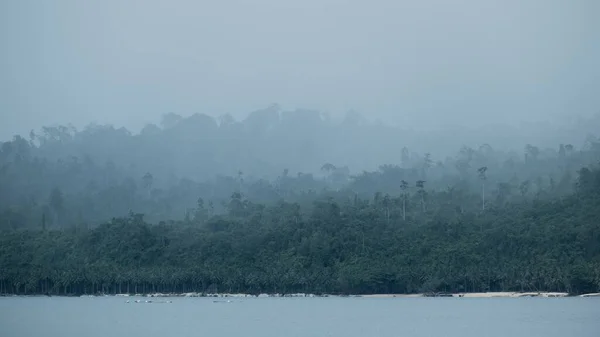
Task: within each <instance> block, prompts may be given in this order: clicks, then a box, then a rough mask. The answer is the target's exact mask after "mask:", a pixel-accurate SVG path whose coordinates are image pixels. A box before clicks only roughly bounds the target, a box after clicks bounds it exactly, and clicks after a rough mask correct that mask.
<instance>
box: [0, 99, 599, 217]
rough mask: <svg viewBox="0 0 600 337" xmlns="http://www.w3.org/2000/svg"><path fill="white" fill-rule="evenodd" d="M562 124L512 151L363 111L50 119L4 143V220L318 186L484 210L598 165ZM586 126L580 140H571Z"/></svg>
mask: <svg viewBox="0 0 600 337" xmlns="http://www.w3.org/2000/svg"><path fill="white" fill-rule="evenodd" d="M594 122H596V120H595V119H593V120H589V121H588V123H587V124H588V125H590V124H593V123H594ZM548 131H550V130H548ZM531 132H532V133H534V132H538V133H539V132H540V131H539V130H538V131H535V130H532V131H531ZM553 132H555V137H558V136H559V135H560V134H563V135H567V134H570V136H564V138H566V140H565V141H564V142H562V141H561V140H558V141H557V142H556V143H555V144H550V145H549V144H544V145H540V144H535V143H532V144H529V143H522V144H519V145H518V146H515V147H510V143H511V142H514V141H515V140H514V139H513V140H511V139H510V138H509V137H508V135H509V134H510V132H509V131H507V130H498V131H497V133H499V134H502V133H506V134H507V139H506V141H505V142H503V143H501V144H494V143H487V142H481V143H475V142H473V143H471V144H461V143H460V141H461V140H462V139H464V138H465V137H464V136H462V137H460V136H459V135H455V136H456V137H455V138H457V140H455V141H453V142H450V141H447V140H445V139H444V137H446V138H447V137H448V135H447V134H443V133H441V132H435V131H430V132H428V133H419V132H416V131H412V132H411V131H410V130H404V129H402V128H395V127H389V126H384V125H380V124H376V123H375V124H374V123H369V122H368V121H366V119H365V118H364V117H362V116H361V115H359V114H358V113H356V112H350V113H348V114H347V116H346V117H345V118H344V119H343V120H341V121H332V120H331V118H329V117H328V116H327V115H324V114H321V113H319V112H316V111H308V110H295V111H282V109H281V108H280V107H279V106H277V105H273V106H270V107H268V108H266V109H263V110H259V111H254V112H252V113H250V114H249V115H248V116H247V118H245V119H244V120H242V121H236V120H234V119H233V118H232V117H231V116H229V115H225V116H221V117H220V118H219V119H214V118H212V117H209V116H207V115H201V114H196V115H192V116H190V117H187V118H183V117H181V116H179V115H177V114H174V113H169V114H166V115H164V116H163V119H162V121H161V123H160V126H157V125H148V126H146V127H145V128H144V129H143V130H141V132H140V133H138V134H132V133H131V132H129V131H128V130H126V129H124V128H115V127H112V126H109V125H89V126H88V127H86V128H85V129H83V130H81V131H77V130H75V128H73V127H69V126H57V127H43V128H42V129H41V130H40V131H32V132H31V133H30V134H29V135H28V136H26V137H25V136H15V137H14V139H13V140H11V141H7V142H4V143H2V144H1V148H0V168H1V171H0V184H1V186H2V187H3V188H2V190H1V191H0V207H1V208H2V212H4V213H6V214H9V215H11V216H7V217H4V218H3V219H6V218H9V219H11V220H5V221H2V223H1V226H2V227H3V228H17V227H23V226H25V227H32V226H33V227H39V222H40V221H41V220H40V219H42V218H43V217H45V223H46V225H48V226H54V227H56V228H64V227H69V226H74V225H77V224H82V223H86V224H97V223H101V222H103V221H106V220H108V219H110V218H112V217H114V216H124V215H126V214H128V212H129V211H130V210H133V211H135V212H141V213H144V214H145V216H146V219H147V220H149V221H152V222H158V221H167V220H173V219H175V220H177V219H184V218H185V216H186V215H187V216H189V213H190V212H192V211H191V209H193V208H194V207H195V206H196V204H197V200H198V198H202V199H203V200H204V201H205V202H206V203H207V204H208V203H209V202H210V203H211V205H212V207H213V209H214V210H215V212H217V213H219V212H222V211H223V210H224V207H223V203H226V202H228V200H229V197H230V196H231V194H232V193H234V192H238V193H240V194H241V195H242V196H243V197H244V198H247V199H249V200H252V201H254V202H276V201H280V200H285V201H289V202H299V203H305V204H311V203H312V200H313V199H314V198H315V197H316V195H317V194H318V195H319V196H323V195H328V196H331V197H337V198H342V199H343V198H347V197H348V196H353V195H355V194H356V195H358V196H360V197H362V198H370V197H372V196H373V195H374V194H375V193H377V192H380V193H382V194H390V195H392V196H396V195H399V194H401V193H402V194H405V192H410V194H411V195H415V194H419V195H420V197H419V198H421V199H422V202H421V204H422V205H421V207H425V206H426V205H425V203H424V202H423V200H424V199H425V197H424V196H425V195H426V194H427V193H428V192H429V191H431V190H435V191H443V190H460V191H471V192H473V191H475V190H477V191H480V192H479V193H480V194H481V195H480V205H479V206H480V207H482V208H483V207H485V204H486V203H500V204H502V203H506V202H509V201H514V200H518V199H523V198H526V197H533V196H535V197H537V198H544V197H549V196H556V195H560V194H564V193H568V192H570V191H571V189H572V185H573V182H574V178H575V174H576V170H578V169H579V168H581V167H584V166H587V165H590V164H594V163H595V160H597V157H598V153H599V151H600V150H599V148H600V146H599V145H598V144H599V142H598V139H597V138H595V137H594V136H593V135H592V136H589V135H586V134H582V133H581V132H579V133H578V134H577V133H574V132H572V130H568V129H567V128H565V130H563V131H562V133H561V132H559V131H556V130H554V131H553ZM576 134H577V136H578V137H579V138H580V142H579V143H571V142H568V140H570V139H576V138H577V137H575V135H576ZM467 138H468V136H467ZM523 138H525V139H526V138H527V137H523ZM438 140H443V141H438ZM436 141H438V142H436ZM455 144H456V147H452V148H450V147H451V146H454V145H455ZM427 146H430V148H429V149H427V148H426V147H427ZM422 148H425V149H424V150H423V151H419V149H422ZM483 168H485V171H484V172H485V181H484V180H482V179H481V178H482V176H481V174H480V173H478V172H481V170H482V169H483ZM401 181H405V182H406V186H404V185H402V184H401ZM484 182H485V183H484ZM417 183H418V184H419V186H417V185H416V184H417ZM482 183H484V184H482ZM401 185H402V186H401ZM481 192H483V193H481ZM486 197H487V199H488V200H487V202H486V200H485V199H486ZM464 207H467V206H464ZM469 207H470V206H469ZM15 214H20V215H19V216H17V215H15ZM13 217H14V219H13Z"/></svg>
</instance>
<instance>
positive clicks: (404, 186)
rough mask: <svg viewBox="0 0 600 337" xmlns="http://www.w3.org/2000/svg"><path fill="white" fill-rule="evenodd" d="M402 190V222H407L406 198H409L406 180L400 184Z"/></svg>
mask: <svg viewBox="0 0 600 337" xmlns="http://www.w3.org/2000/svg"><path fill="white" fill-rule="evenodd" d="M400 190H402V220H404V221H406V198H408V182H407V181H406V180H402V181H401V182H400Z"/></svg>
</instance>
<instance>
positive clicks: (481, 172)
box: [477, 166, 488, 211]
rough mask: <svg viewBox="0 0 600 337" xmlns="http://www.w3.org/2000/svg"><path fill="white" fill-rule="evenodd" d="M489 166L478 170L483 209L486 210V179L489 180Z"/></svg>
mask: <svg viewBox="0 0 600 337" xmlns="http://www.w3.org/2000/svg"><path fill="white" fill-rule="evenodd" d="M487 169H488V168H487V167H486V166H482V167H480V168H479V169H478V170H477V172H478V174H479V179H480V180H481V210H482V211H485V181H486V180H487Z"/></svg>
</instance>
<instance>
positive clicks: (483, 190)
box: [481, 183, 485, 211]
mask: <svg viewBox="0 0 600 337" xmlns="http://www.w3.org/2000/svg"><path fill="white" fill-rule="evenodd" d="M481 210H482V211H485V183H481Z"/></svg>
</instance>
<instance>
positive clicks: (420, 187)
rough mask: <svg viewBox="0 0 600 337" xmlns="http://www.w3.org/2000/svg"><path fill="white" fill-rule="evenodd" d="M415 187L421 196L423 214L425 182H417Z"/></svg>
mask: <svg viewBox="0 0 600 337" xmlns="http://www.w3.org/2000/svg"><path fill="white" fill-rule="evenodd" d="M416 187H417V189H418V190H417V191H418V193H419V195H420V196H421V209H422V211H423V213H425V180H417V183H416Z"/></svg>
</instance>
